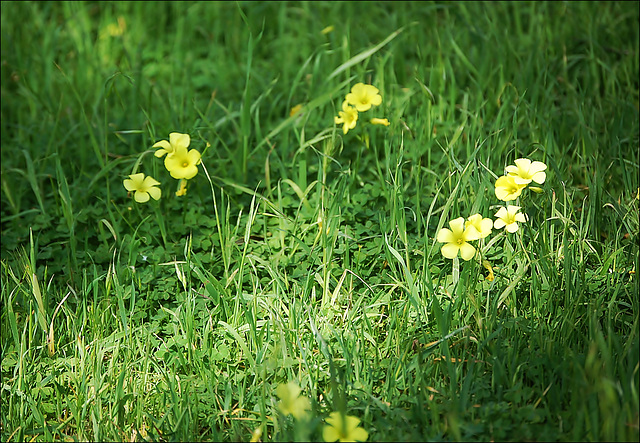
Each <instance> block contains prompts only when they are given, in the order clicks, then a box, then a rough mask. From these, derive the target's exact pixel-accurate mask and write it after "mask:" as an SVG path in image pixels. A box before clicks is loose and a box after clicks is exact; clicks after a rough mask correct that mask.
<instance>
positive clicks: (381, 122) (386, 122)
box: [369, 118, 390, 126]
mask: <svg viewBox="0 0 640 443" xmlns="http://www.w3.org/2000/svg"><path fill="white" fill-rule="evenodd" d="M369 121H370V122H371V123H372V124H374V125H384V126H389V124H390V123H389V120H387V119H386V118H372V119H371V120H369Z"/></svg>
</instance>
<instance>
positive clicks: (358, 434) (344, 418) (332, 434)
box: [322, 412, 369, 441]
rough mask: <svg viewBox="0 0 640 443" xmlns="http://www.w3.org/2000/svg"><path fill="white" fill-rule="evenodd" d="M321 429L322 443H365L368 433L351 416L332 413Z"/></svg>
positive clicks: (355, 418) (356, 419)
mask: <svg viewBox="0 0 640 443" xmlns="http://www.w3.org/2000/svg"><path fill="white" fill-rule="evenodd" d="M326 422H327V424H326V425H325V426H324V428H323V429H322V438H323V439H324V441H366V440H367V438H369V433H368V432H367V431H366V430H364V429H363V428H361V427H359V426H358V425H359V424H360V419H359V418H357V417H353V416H351V415H342V414H341V413H340V412H332V413H331V414H330V415H329V417H328V418H327V419H326Z"/></svg>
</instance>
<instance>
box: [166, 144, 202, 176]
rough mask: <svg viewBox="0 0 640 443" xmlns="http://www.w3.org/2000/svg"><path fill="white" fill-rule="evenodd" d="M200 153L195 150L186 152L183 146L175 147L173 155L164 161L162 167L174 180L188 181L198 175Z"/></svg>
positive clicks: (169, 155)
mask: <svg viewBox="0 0 640 443" xmlns="http://www.w3.org/2000/svg"><path fill="white" fill-rule="evenodd" d="M199 164H200V152H199V151H198V150H197V149H191V150H187V148H186V147H184V146H176V148H175V150H174V151H173V153H171V154H168V155H167V157H166V158H165V159H164V166H165V167H166V168H167V171H169V173H170V174H171V177H173V178H175V179H181V178H183V179H185V180H190V179H192V178H193V177H195V176H196V174H197V173H198V165H199Z"/></svg>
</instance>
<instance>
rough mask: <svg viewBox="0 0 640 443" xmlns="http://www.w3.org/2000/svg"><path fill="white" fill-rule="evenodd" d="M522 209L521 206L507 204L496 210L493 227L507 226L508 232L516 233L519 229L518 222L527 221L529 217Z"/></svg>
mask: <svg viewBox="0 0 640 443" xmlns="http://www.w3.org/2000/svg"><path fill="white" fill-rule="evenodd" d="M519 211H520V206H511V205H509V206H507V207H506V208H505V207H504V206H503V207H501V208H500V209H499V210H498V212H496V217H497V219H496V221H495V222H494V223H493V227H494V228H496V229H502V228H505V229H506V230H507V232H510V233H514V232H516V231H517V230H518V222H520V223H524V222H526V221H527V217H526V216H525V215H524V214H523V213H522V212H519Z"/></svg>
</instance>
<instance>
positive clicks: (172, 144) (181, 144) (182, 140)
mask: <svg viewBox="0 0 640 443" xmlns="http://www.w3.org/2000/svg"><path fill="white" fill-rule="evenodd" d="M189 143H191V137H189V134H180V133H179V132H172V133H171V134H169V141H166V140H160V141H159V142H158V143H156V144H155V145H153V146H152V148H160V149H158V150H157V151H156V152H155V154H154V155H155V156H156V157H162V156H163V155H165V154H173V153H174V152H175V151H176V149H178V148H184V149H186V148H188V147H189Z"/></svg>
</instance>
